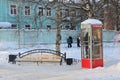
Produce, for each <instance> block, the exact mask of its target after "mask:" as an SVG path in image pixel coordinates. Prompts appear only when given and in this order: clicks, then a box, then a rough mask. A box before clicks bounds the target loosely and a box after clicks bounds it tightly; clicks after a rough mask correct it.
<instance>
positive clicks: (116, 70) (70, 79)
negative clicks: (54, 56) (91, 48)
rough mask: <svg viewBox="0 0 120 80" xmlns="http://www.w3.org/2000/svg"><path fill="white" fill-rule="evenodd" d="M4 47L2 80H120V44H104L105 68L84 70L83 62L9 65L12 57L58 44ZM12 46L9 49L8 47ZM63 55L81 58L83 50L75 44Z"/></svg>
mask: <svg viewBox="0 0 120 80" xmlns="http://www.w3.org/2000/svg"><path fill="white" fill-rule="evenodd" d="M11 45H12V46H9V45H7V46H5V45H4V44H0V47H1V49H0V80H120V43H104V49H103V52H104V67H97V68H94V69H82V68H81V63H80V62H79V63H75V64H73V65H66V64H63V65H61V66H60V65H59V64H57V63H56V64H55V63H42V64H39V65H37V64H36V63H26V64H25V63H21V65H18V64H10V63H8V55H9V54H17V53H18V52H24V51H27V50H31V49H36V48H38V49H55V45H53V44H50V45H38V46H35V47H24V48H21V49H18V48H17V47H15V45H14V44H11ZM8 46H9V47H8ZM61 52H63V53H64V52H66V53H67V57H72V58H75V59H79V60H80V58H81V52H80V48H77V45H76V44H73V47H72V48H67V44H62V45H61Z"/></svg>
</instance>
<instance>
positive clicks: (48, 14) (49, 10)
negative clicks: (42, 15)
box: [47, 8, 51, 16]
mask: <svg viewBox="0 0 120 80" xmlns="http://www.w3.org/2000/svg"><path fill="white" fill-rule="evenodd" d="M47 16H51V8H47Z"/></svg>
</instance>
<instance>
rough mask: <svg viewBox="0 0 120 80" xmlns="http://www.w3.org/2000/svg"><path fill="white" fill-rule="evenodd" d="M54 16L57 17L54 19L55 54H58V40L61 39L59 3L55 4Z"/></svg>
mask: <svg viewBox="0 0 120 80" xmlns="http://www.w3.org/2000/svg"><path fill="white" fill-rule="evenodd" d="M56 16H57V19H56V23H57V32H56V51H57V54H58V55H60V54H59V52H60V38H61V35H60V33H61V26H60V21H61V20H60V4H59V2H57V12H56Z"/></svg>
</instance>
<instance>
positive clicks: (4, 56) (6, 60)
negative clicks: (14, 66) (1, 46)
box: [0, 51, 10, 63]
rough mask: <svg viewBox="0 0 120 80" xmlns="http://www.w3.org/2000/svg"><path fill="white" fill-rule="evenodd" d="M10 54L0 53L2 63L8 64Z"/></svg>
mask: <svg viewBox="0 0 120 80" xmlns="http://www.w3.org/2000/svg"><path fill="white" fill-rule="evenodd" d="M9 54H10V53H9V52H7V51H0V63H8V56H9Z"/></svg>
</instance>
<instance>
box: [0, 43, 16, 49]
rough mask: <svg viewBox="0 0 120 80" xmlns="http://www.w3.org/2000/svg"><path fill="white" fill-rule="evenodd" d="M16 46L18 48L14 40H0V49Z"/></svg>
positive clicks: (14, 47)
mask: <svg viewBox="0 0 120 80" xmlns="http://www.w3.org/2000/svg"><path fill="white" fill-rule="evenodd" d="M16 48H18V45H17V43H15V42H5V41H1V42H0V50H8V49H16Z"/></svg>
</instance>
